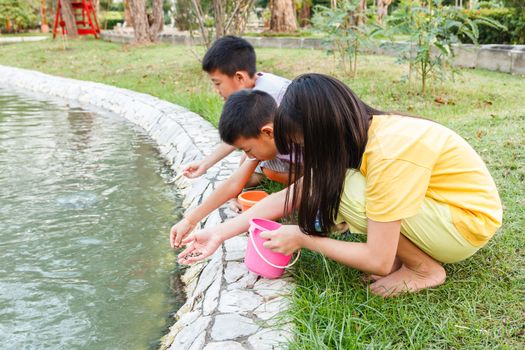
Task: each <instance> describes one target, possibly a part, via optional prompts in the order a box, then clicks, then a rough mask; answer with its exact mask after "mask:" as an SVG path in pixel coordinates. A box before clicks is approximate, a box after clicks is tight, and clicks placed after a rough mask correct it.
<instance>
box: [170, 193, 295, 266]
mask: <svg viewBox="0 0 525 350" xmlns="http://www.w3.org/2000/svg"><path fill="white" fill-rule="evenodd" d="M293 186H294V185H292V187H291V189H290V191H291V192H292V193H293V189H294V188H293ZM286 191H287V189H284V190H282V191H280V192H277V193H273V194H271V195H269V196H268V197H266V198H264V199H263V200H262V201H260V202H257V203H256V204H255V205H254V206H253V207H251V208H250V210H248V211H246V212H244V213H242V214H241V215H238V216H236V217H235V218H233V219H231V220H228V221H225V222H223V223H222V224H219V225H217V226H215V227H210V228H205V229H203V230H200V231H197V232H195V233H194V234H192V235H190V236H188V237H186V238H185V239H184V240H183V241H182V243H183V244H188V246H187V248H186V249H185V250H184V251H183V252H182V253H180V254H179V262H180V263H181V264H191V263H194V262H196V261H199V260H202V259H205V258H207V257H208V256H210V255H211V254H213V253H214V252H215V250H217V248H218V247H219V246H220V245H221V244H222V242H224V241H225V240H227V239H228V238H231V237H234V236H236V235H239V234H241V233H243V232H246V231H247V230H248V227H249V226H250V219H252V218H254V217H262V218H266V219H271V220H275V219H278V218H281V217H283V216H284V214H285V212H284V203H285V200H286ZM292 195H293V194H292ZM192 253H196V254H198V255H196V254H192ZM194 255H195V256H194Z"/></svg>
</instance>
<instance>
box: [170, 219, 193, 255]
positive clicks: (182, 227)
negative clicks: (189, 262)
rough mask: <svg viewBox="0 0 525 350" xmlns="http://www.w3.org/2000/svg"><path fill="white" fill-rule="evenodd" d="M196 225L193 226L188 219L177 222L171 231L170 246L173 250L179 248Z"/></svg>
mask: <svg viewBox="0 0 525 350" xmlns="http://www.w3.org/2000/svg"><path fill="white" fill-rule="evenodd" d="M194 228H195V225H194V224H192V223H191V222H190V221H189V220H188V219H186V218H183V219H182V220H181V221H179V222H177V223H176V224H175V225H173V227H172V228H171V231H170V244H171V247H172V248H178V247H179V246H180V243H181V241H182V239H183V238H184V237H186V236H187V235H188V234H189V233H190V232H191V231H192V230H193V229H194Z"/></svg>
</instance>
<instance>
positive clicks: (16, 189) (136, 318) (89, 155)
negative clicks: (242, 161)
mask: <svg viewBox="0 0 525 350" xmlns="http://www.w3.org/2000/svg"><path fill="white" fill-rule="evenodd" d="M0 169H1V171H0V344H1V345H0V347H1V348H2V349H151V348H156V346H157V345H158V341H159V339H160V337H161V336H162V335H163V332H165V331H166V327H167V326H168V325H169V318H170V314H171V313H173V312H175V311H176V310H177V309H178V308H179V307H180V306H181V305H182V303H183V302H184V295H183V293H182V291H181V288H180V282H179V271H177V270H176V264H175V260H176V259H175V254H174V252H173V251H171V249H170V248H169V244H168V232H169V228H170V226H171V224H172V223H173V222H174V221H176V219H177V218H178V216H179V215H180V204H178V203H181V199H180V197H179V196H178V194H177V191H176V189H175V188H174V186H173V185H170V184H169V180H170V177H171V176H172V174H171V173H170V170H169V168H168V167H167V166H166V165H165V163H164V162H163V160H162V159H161V158H160V156H159V154H158V152H157V151H156V149H155V146H154V142H153V141H152V140H151V139H150V138H149V137H148V136H147V135H146V134H145V132H143V131H141V130H140V129H139V128H138V127H135V126H134V125H133V124H131V123H129V122H127V121H126V120H124V119H122V118H120V117H118V116H115V115H111V114H107V113H102V114H101V113H100V112H93V111H86V110H82V109H80V108H75V107H68V106H67V105H66V104H65V103H64V102H61V101H51V100H47V101H46V100H45V99H42V98H40V97H35V96H29V95H25V94H24V95H22V94H15V93H12V92H7V91H5V90H0Z"/></svg>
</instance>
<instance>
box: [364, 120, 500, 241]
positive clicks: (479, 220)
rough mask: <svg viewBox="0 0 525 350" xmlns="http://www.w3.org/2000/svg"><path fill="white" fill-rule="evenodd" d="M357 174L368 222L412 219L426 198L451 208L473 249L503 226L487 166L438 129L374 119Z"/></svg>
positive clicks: (447, 131) (450, 134)
mask: <svg viewBox="0 0 525 350" xmlns="http://www.w3.org/2000/svg"><path fill="white" fill-rule="evenodd" d="M360 171H361V173H362V174H363V175H364V176H365V177H366V215H367V217H368V218H369V219H371V220H374V221H378V222H388V221H395V220H401V219H404V218H408V217H411V216H413V215H416V214H417V213H418V212H419V210H420V207H421V204H422V202H423V200H424V198H425V197H430V198H432V199H434V200H436V201H438V202H441V203H445V204H447V205H449V206H450V208H451V212H452V219H453V223H454V225H455V226H456V228H457V229H458V231H459V232H460V233H461V234H462V235H463V236H464V237H465V238H466V239H467V240H468V241H469V242H470V243H472V244H473V245H475V246H479V245H482V244H484V243H485V242H486V241H488V240H489V239H490V237H492V235H493V234H494V233H495V232H496V230H497V228H498V227H500V226H501V221H502V206H501V201H500V198H499V195H498V191H497V189H496V185H495V183H494V180H493V179H492V177H491V176H490V174H489V171H488V170H487V167H486V166H485V163H484V162H483V160H481V158H480V156H479V155H478V154H477V153H476V151H474V149H473V148H472V147H471V146H470V145H469V144H468V143H467V142H466V141H465V140H464V139H463V138H461V137H460V136H459V135H457V134H456V133H455V132H453V131H452V130H450V129H448V128H446V127H444V126H442V125H440V124H438V123H435V122H432V121H429V120H425V119H419V118H412V117H404V116H397V115H379V116H374V118H373V119H372V123H371V125H370V128H369V131H368V143H367V145H366V148H365V152H364V155H363V161H362V165H361V168H360ZM429 230H432V228H431V227H429Z"/></svg>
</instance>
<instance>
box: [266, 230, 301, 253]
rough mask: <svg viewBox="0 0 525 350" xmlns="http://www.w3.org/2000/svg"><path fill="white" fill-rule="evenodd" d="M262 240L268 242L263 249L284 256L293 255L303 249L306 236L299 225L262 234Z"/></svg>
mask: <svg viewBox="0 0 525 350" xmlns="http://www.w3.org/2000/svg"><path fill="white" fill-rule="evenodd" d="M261 238H264V239H267V240H268V241H266V242H264V244H263V247H265V248H268V249H271V250H273V251H274V252H278V253H282V254H284V255H292V254H293V252H295V251H296V250H298V249H301V248H302V247H303V240H304V239H305V238H306V235H305V234H304V233H302V232H301V230H300V229H299V226H297V225H283V226H281V227H280V228H278V229H277V230H274V231H264V232H261Z"/></svg>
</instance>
